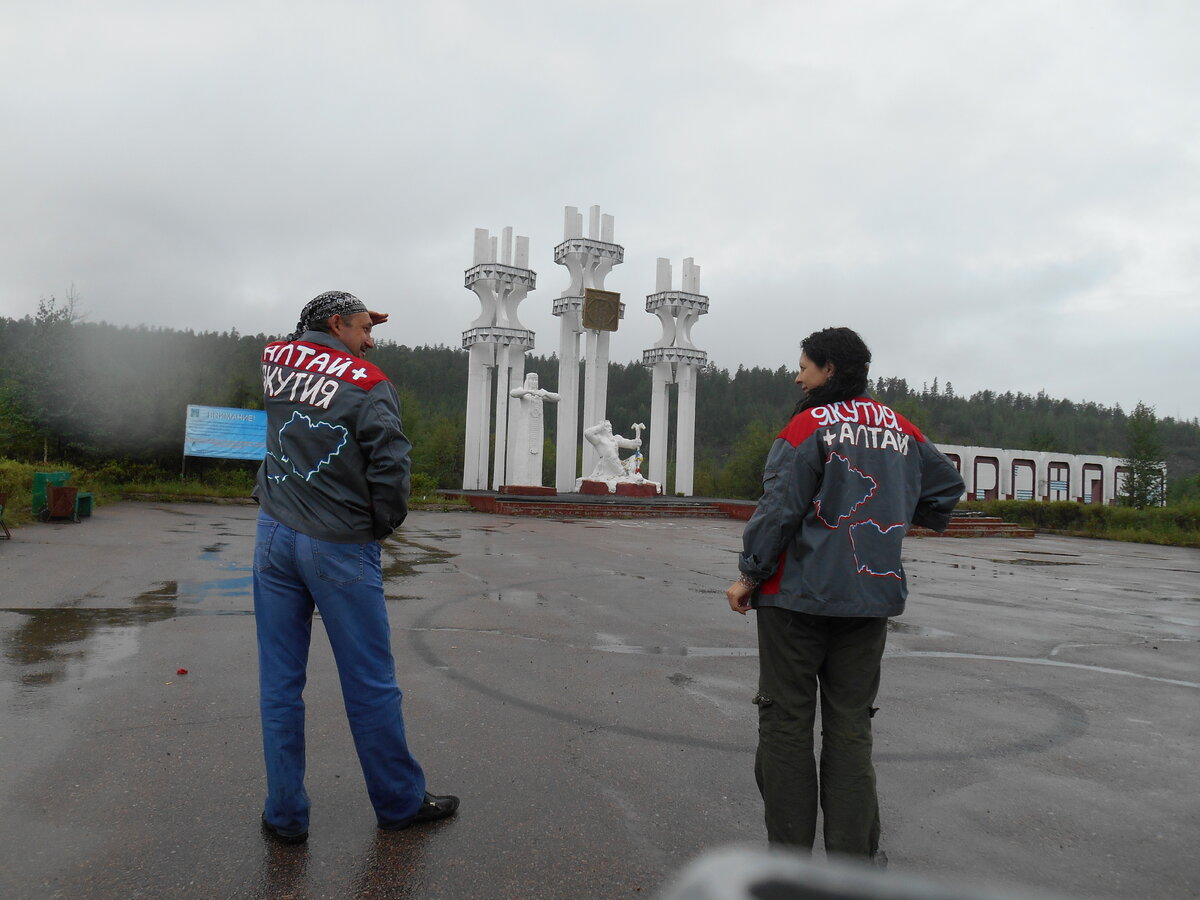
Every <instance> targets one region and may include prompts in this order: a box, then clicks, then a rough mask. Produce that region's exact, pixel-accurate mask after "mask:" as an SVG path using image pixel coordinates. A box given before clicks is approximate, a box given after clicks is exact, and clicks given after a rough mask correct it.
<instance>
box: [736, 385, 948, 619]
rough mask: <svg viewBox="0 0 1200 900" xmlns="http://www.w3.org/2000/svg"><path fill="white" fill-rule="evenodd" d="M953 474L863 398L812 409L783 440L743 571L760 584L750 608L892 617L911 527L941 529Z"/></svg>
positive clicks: (915, 435) (926, 444)
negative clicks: (904, 545)
mask: <svg viewBox="0 0 1200 900" xmlns="http://www.w3.org/2000/svg"><path fill="white" fill-rule="evenodd" d="M963 490H964V487H963V480H962V478H961V477H960V475H959V473H958V470H957V469H956V468H955V467H954V464H953V463H951V462H950V461H949V460H948V459H947V458H946V457H945V456H943V455H942V453H941V452H940V451H939V450H938V449H937V448H936V447H935V446H934V445H933V444H932V443H931V442H930V441H928V440H926V439H925V436H924V435H923V434H921V432H920V430H919V429H918V428H917V427H916V426H915V425H913V424H912V423H911V422H909V421H908V420H907V419H905V418H904V417H903V416H901V415H899V414H898V413H896V412H895V411H893V410H892V409H890V408H889V407H887V406H884V405H883V404H881V403H877V402H876V401H875V400H872V399H871V398H870V397H865V396H864V397H859V398H857V399H855V400H846V401H843V402H839V403H831V404H826V405H824V406H815V407H812V408H810V409H806V410H804V411H803V412H800V413H798V414H797V415H796V416H794V417H793V418H792V420H791V422H789V423H788V425H787V427H786V428H784V429H783V431H781V432H780V433H779V436H778V437H777V438H776V440H775V443H774V444H773V445H772V447H771V452H770V454H769V455H768V456H767V464H766V468H765V471H764V472H763V496H762V498H761V499H760V500H759V501H758V506H757V508H756V509H755V511H754V515H753V516H752V517H751V518H750V521H749V522H748V523H747V524H746V530H745V532H744V534H743V536H742V544H743V552H742V554H741V556H740V558H739V561H738V568H739V569H740V570H741V571H742V572H743V573H745V574H746V575H749V576H750V577H751V578H754V579H755V580H758V581H761V582H762V583H761V584H760V585H759V587H758V588H757V590H756V591H755V592H754V596H753V598H752V600H751V603H752V605H753V606H755V607H759V606H780V607H783V608H785V609H791V610H795V611H797V612H804V613H812V614H816V615H826V616H879V617H883V616H896V615H899V614H900V613H902V612H903V611H904V600H905V598H906V597H907V596H908V583H907V580H906V578H905V574H904V566H903V565H902V564H901V560H900V544H901V541H902V539H903V538H904V535H905V533H906V532H907V531H908V528H909V526H910V525H923V526H925V527H927V528H932V529H934V530H935V531H945V529H946V526H947V525H948V524H949V522H950V512H951V510H953V509H954V507H955V505H956V504H957V503H958V501H959V498H960V497H962V494H963Z"/></svg>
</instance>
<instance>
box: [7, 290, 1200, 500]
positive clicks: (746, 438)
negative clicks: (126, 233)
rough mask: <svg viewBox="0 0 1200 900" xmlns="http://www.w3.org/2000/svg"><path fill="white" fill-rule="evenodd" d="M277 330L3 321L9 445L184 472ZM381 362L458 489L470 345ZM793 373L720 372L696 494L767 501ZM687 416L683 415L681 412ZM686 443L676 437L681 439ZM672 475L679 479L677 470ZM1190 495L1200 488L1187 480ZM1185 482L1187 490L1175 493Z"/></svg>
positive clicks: (246, 389) (1011, 415)
mask: <svg viewBox="0 0 1200 900" xmlns="http://www.w3.org/2000/svg"><path fill="white" fill-rule="evenodd" d="M270 339H271V338H270V337H268V336H266V335H261V334H260V335H253V336H250V335H240V334H238V332H237V331H229V332H222V333H215V332H205V333H199V334H197V333H193V332H191V331H173V330H164V329H150V328H145V327H138V328H130V327H118V326H114V325H108V324H104V323H98V324H97V323H90V322H84V321H77V320H76V318H75V316H74V313H73V310H72V308H71V307H70V306H66V307H63V306H59V305H57V304H55V303H54V302H53V301H50V302H43V303H42V304H41V305H40V306H39V309H38V312H37V314H36V315H33V316H27V317H25V318H22V319H6V318H0V456H6V457H10V458H15V459H20V460H39V459H42V458H43V455H44V454H45V455H48V456H49V457H50V458H53V459H62V460H67V461H77V462H91V463H95V462H103V461H105V460H109V459H116V460H121V461H126V462H135V463H152V464H156V465H159V466H162V467H164V468H167V469H175V470H177V469H178V468H179V465H180V453H181V448H182V444H183V430H184V413H185V408H186V406H187V405H188V404H189V403H196V404H204V405H210V406H238V407H248V408H261V406H262V396H261V392H262V384H261V375H260V369H259V358H260V353H261V349H262V346H263V344H264V343H265V342H266V341H268V340H270ZM371 360H372V361H373V362H374V363H376V364H377V365H378V366H380V368H382V369H383V370H384V371H385V372H386V373H387V374H388V375H389V377H391V378H392V380H393V381H394V382H395V383H396V385H397V388H398V389H399V391H400V394H401V401H402V408H403V414H404V421H405V429H406V431H407V432H408V433H409V436H410V437H411V438H412V439H413V442H414V464H415V466H416V469H417V470H418V471H423V472H426V473H428V474H430V475H432V476H434V477H435V478H436V479H437V480H438V482H439V483H440V484H441V485H442V486H444V487H455V486H459V485H460V484H461V477H462V457H463V441H464V436H463V416H464V409H465V405H466V391H467V356H466V353H465V352H464V351H462V350H458V349H453V348H450V347H443V346H438V347H406V346H403V345H399V344H388V343H384V344H381V345H380V346H379V347H378V348H377V349H376V351H375V352H374V353H372V355H371ZM527 371H535V372H537V373H538V375H539V379H540V381H541V384H542V386H543V387H545V388H548V389H550V390H553V389H554V388H555V386H556V385H557V384H558V361H557V359H556V358H555V357H553V356H549V357H547V356H531V357H529V358H528V360H527ZM794 376H795V373H794V372H792V371H789V370H787V369H783V368H780V369H778V370H774V371H772V370H768V369H762V368H752V369H747V368H738V370H737V371H736V372H729V371H726V370H723V369H716V368H708V369H706V370H704V371H702V372H701V375H700V384H699V391H698V400H697V408H696V452H697V471H696V492H697V493H698V494H708V495H724V496H755V495H756V492H757V489H758V483H759V477H760V473H761V467H762V461H763V458H764V457H765V455H766V450H767V448H768V447H769V446H770V442H771V440H772V439H773V437H774V435H775V433H776V432H778V430H779V429H780V427H782V425H783V424H784V423H785V422H786V421H787V419H788V417H789V416H790V414H791V411H792V408H793V406H794V405H795V402H796V399H797V397H798V389H797V388H796V386H795V385H794V384H793V381H792V379H793V378H794ZM872 387H873V390H874V393H875V395H876V396H877V397H878V398H879V399H880V400H883V401H884V402H886V403H889V404H890V405H892V406H894V407H896V408H897V410H899V411H900V412H902V413H904V414H905V415H907V416H908V417H909V418H910V419H912V420H913V421H914V422H916V424H917V425H918V426H919V427H921V428H922V429H923V430H924V431H926V432H927V433H928V434H929V435H930V436H931V437H932V438H933V439H934V440H935V441H938V442H942V443H948V444H975V445H981V446H995V447H1009V448H1014V449H1018V448H1019V449H1029V450H1057V451H1060V452H1063V453H1096V454H1102V455H1108V456H1123V455H1124V453H1125V448H1126V441H1127V418H1126V415H1125V413H1124V412H1123V411H1122V410H1121V409H1120V408H1119V407H1105V406H1101V405H1098V404H1095V403H1073V402H1072V401H1070V400H1056V399H1053V398H1050V397H1047V396H1046V395H1044V394H1038V395H1037V396H1029V395H1027V394H1012V393H993V392H992V391H983V392H980V393H977V394H974V395H972V396H970V397H962V396H958V395H956V394H955V392H954V390H953V387H952V386H951V385H950V384H946V385H945V386H944V387H939V386H938V384H937V382H936V381H935V382H934V384H933V385H931V386H928V387H926V386H922V388H921V389H920V390H917V389H914V388H913V387H911V386H909V385H908V384H907V383H906V382H905V381H904V379H902V378H895V377H891V376H889V375H888V374H887V373H881V377H879V378H878V379H877V380H876V381H875V382H874V383H873V385H872ZM545 411H546V420H547V421H546V425H547V428H546V434H547V438H548V439H547V446H546V455H547V457H549V458H548V460H547V469H546V472H547V477H548V478H549V477H550V473H552V472H553V458H554V447H553V435H554V434H555V428H554V426H555V419H556V415H555V406H554V404H551V403H548V404H546V408H545ZM608 417H609V419H610V420H611V421H612V423H613V427H614V429H615V430H616V431H617V432H620V433H624V434H627V435H632V430H631V428H630V425H632V424H633V423H634V422H643V423H645V424H647V425H649V424H650V375H649V372H648V370H646V369H645V368H643V367H642V366H641V365H640V364H638V363H633V362H630V363H625V364H613V365H612V366H611V367H610V373H609V389H608ZM672 418H673V413H672ZM1158 428H1159V436H1160V438H1161V441H1162V444H1163V447H1164V450H1165V454H1166V458H1167V465H1168V471H1169V476H1170V481H1171V483H1172V484H1173V485H1176V484H1178V485H1183V484H1192V483H1200V479H1198V478H1197V473H1200V423H1197V422H1196V421H1195V420H1193V421H1190V422H1177V421H1175V420H1173V419H1169V418H1167V419H1160V420H1159V422H1158ZM672 443H673V435H672ZM669 480H670V479H669ZM1189 490H1190V488H1189ZM1173 493H1174V491H1173Z"/></svg>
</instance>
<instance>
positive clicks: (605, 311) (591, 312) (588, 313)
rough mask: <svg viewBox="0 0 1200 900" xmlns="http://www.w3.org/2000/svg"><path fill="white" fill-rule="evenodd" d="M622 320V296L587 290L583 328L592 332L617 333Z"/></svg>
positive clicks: (584, 294)
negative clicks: (618, 324)
mask: <svg viewBox="0 0 1200 900" xmlns="http://www.w3.org/2000/svg"><path fill="white" fill-rule="evenodd" d="M620 319H621V295H620V294H619V293H617V292H616V291H601V290H597V289H596V288H586V289H585V290H584V292H583V327H584V328H587V329H590V330H592V331H616V330H617V323H618V322H619V321H620Z"/></svg>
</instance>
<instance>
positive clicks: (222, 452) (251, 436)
mask: <svg viewBox="0 0 1200 900" xmlns="http://www.w3.org/2000/svg"><path fill="white" fill-rule="evenodd" d="M183 455H184V456H212V457H216V458H217V459H262V458H263V457H264V456H266V455H267V413H266V411H265V410H261V409H234V408H231V407H228V406H191V405H189V406H188V408H187V427H186V428H185V429H184V435H183Z"/></svg>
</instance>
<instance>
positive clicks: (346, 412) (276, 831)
mask: <svg viewBox="0 0 1200 900" xmlns="http://www.w3.org/2000/svg"><path fill="white" fill-rule="evenodd" d="M385 321H387V316H386V315H384V314H380V313H374V312H371V311H369V310H368V309H367V307H366V306H365V305H364V304H363V302H362V301H361V300H359V299H358V298H357V297H355V296H354V295H353V294H348V293H346V292H345V291H328V292H326V293H324V294H321V295H320V296H318V297H316V298H315V299H313V300H312V301H311V302H310V303H308V305H307V306H305V307H304V309H303V310H302V311H301V313H300V321H299V323H298V324H297V326H296V331H295V332H294V333H292V334H290V335H288V337H287V338H286V339H284V340H282V341H276V342H274V343H271V344H268V345H267V347H266V348H265V349H264V350H263V358H262V370H263V394H264V399H265V406H266V410H267V455H266V457H265V458H264V460H263V464H262V467H261V468H260V469H259V472H258V484H257V486H256V488H255V490H254V496H255V499H257V500H258V503H259V505H260V511H259V516H258V529H257V540H256V543H255V548H254V615H255V623H256V626H257V631H258V671H259V703H260V709H261V713H262V732H263V753H264V756H265V759H266V769H267V799H266V804H265V808H264V810H263V814H262V826H263V830H264V832H265V833H266V834H267V835H268V836H269V837H271V838H274V839H275V840H278V841H282V842H284V843H289V844H298V843H302V842H303V841H305V840H307V838H308V825H309V799H308V794H307V792H306V791H305V789H304V759H305V757H304V701H303V698H302V694H303V691H304V684H305V678H306V669H307V664H308V648H309V640H310V637H311V633H312V619H313V612H314V610H316V611H319V612H320V614H321V621H322V623H323V624H324V626H325V631H326V633H327V634H328V636H329V643H330V646H331V648H332V649H333V655H334V659H335V660H336V662H337V668H338V676H339V678H340V680H341V686H342V697H343V699H344V701H345V706H346V716H347V718H348V719H349V721H350V730H351V732H352V734H353V736H354V746H355V749H356V750H357V752H358V759H359V763H360V765H361V766H362V771H363V777H364V778H365V780H366V783H367V793H368V795H369V796H370V798H371V804H372V805H373V806H374V808H375V816H376V821H377V823H378V825H379V827H380V828H381V829H383V830H385V831H395V830H399V829H401V828H406V827H408V826H409V825H413V824H419V823H424V822H432V821H436V820H438V819H444V818H446V817H447V816H451V815H453V814H454V812H455V811H456V810H457V809H458V798H457V797H454V796H450V795H446V796H438V795H436V794H431V793H429V792H427V791H426V790H425V775H424V773H423V771H422V769H421V766H420V764H419V763H418V762H417V761H416V759H414V758H413V756H412V754H411V753H410V752H409V749H408V742H407V740H406V738H405V732H404V717H403V715H402V713H401V708H400V703H401V693H400V688H399V687H398V686H397V684H396V670H395V664H394V662H393V659H392V650H391V632H390V628H389V626H388V619H387V609H386V606H385V601H384V596H383V573H382V568H381V565H380V546H379V541H381V540H383V539H384V538H386V537H387V536H388V535H389V534H391V533H392V531H393V530H394V529H395V528H396V527H397V526H399V525H400V523H401V522H403V521H404V518H405V516H406V514H407V512H408V488H409V450H410V448H411V444H410V443H409V441H408V439H407V438H406V437H405V436H404V432H403V431H402V430H401V425H400V404H399V400H398V398H397V396H396V390H395V388H394V387H393V386H392V384H391V382H390V381H388V379H387V376H386V375H384V374H383V372H382V371H380V370H379V369H378V368H377V367H376V366H374V365H372V364H371V363H369V362H367V361H366V359H365V356H366V354H367V352H368V351H369V350H371V349H372V348H373V347H374V346H375V343H374V341H373V340H372V337H371V332H372V329H373V328H374V326H375V325H377V324H382V323H383V322H385Z"/></svg>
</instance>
